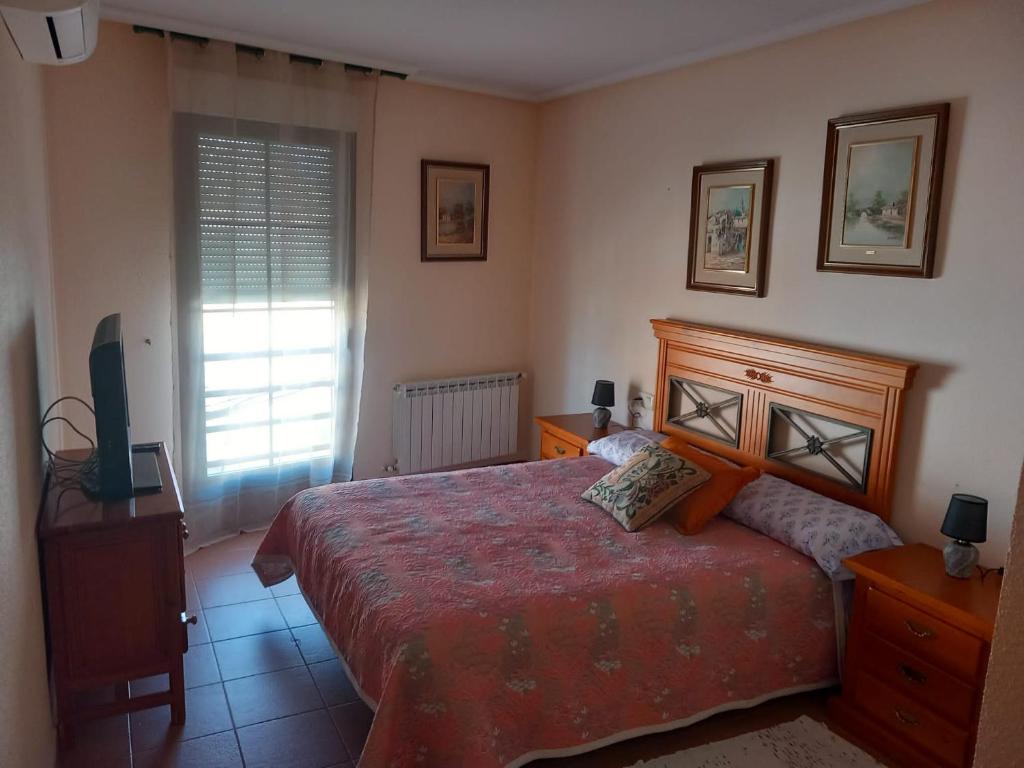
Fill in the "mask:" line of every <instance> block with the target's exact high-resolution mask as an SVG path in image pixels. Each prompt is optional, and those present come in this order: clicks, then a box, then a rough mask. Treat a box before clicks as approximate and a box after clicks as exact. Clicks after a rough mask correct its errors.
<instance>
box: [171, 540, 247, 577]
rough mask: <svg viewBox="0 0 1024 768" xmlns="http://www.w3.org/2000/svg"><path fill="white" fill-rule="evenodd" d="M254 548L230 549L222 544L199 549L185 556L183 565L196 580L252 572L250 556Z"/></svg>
mask: <svg viewBox="0 0 1024 768" xmlns="http://www.w3.org/2000/svg"><path fill="white" fill-rule="evenodd" d="M254 554H256V550H255V549H249V548H244V549H231V548H225V547H224V546H223V544H214V545H213V546H212V547H207V548H205V549H200V550H199V551H198V552H193V553H192V554H191V555H189V556H188V557H186V558H185V567H186V568H187V569H188V571H189V572H190V573H191V574H192V576H193V578H195V580H196V581H202V580H204V579H213V578H218V577H223V576H231V575H232V574H237V573H252V572H253V570H252V557H253V555H254Z"/></svg>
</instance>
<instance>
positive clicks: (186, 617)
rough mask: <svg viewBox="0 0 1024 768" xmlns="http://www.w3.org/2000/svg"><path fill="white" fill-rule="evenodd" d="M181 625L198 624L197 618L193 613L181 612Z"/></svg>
mask: <svg viewBox="0 0 1024 768" xmlns="http://www.w3.org/2000/svg"><path fill="white" fill-rule="evenodd" d="M181 623H182V624H198V623H199V617H198V616H197V615H196V614H194V613H185V612H184V611H182V612H181Z"/></svg>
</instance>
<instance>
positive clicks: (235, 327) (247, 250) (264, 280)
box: [168, 40, 377, 546]
mask: <svg viewBox="0 0 1024 768" xmlns="http://www.w3.org/2000/svg"><path fill="white" fill-rule="evenodd" d="M168 45H169V47H170V52H169V59H168V60H169V77H170V92H171V97H172V100H173V104H172V107H173V112H174V179H175V194H174V204H175V238H174V240H175V242H174V260H175V277H176V280H175V290H176V294H177V295H176V299H177V307H178V312H177V326H176V328H177V336H178V345H177V358H176V374H177V381H178V385H179V391H178V407H179V417H180V418H179V419H178V423H179V425H180V430H181V432H180V435H179V436H178V440H177V441H176V442H177V444H178V445H179V446H180V461H181V469H182V485H183V489H182V490H183V493H184V497H185V508H186V512H185V516H186V520H187V521H188V523H189V528H190V530H191V532H192V539H191V540H190V542H189V543H190V544H191V545H193V546H194V545H197V544H203V543H207V542H210V541H214V540H216V539H217V538H220V537H223V536H226V535H230V534H233V533H237V532H238V531H240V530H253V529H256V528H260V527H263V526H265V525H266V524H267V523H269V521H270V520H271V518H272V517H273V516H274V514H275V513H276V512H277V510H278V508H279V507H280V506H281V504H283V503H284V502H285V501H286V500H287V499H288V498H289V497H290V496H291V495H292V494H294V493H295V492H297V491H299V490H302V489H303V488H307V487H310V486H313V485H320V484H323V483H327V482H332V481H341V480H348V479H351V472H352V454H353V450H354V447H355V438H356V424H357V416H358V411H359V390H360V384H361V380H362V357H363V355H362V351H363V338H364V331H365V317H366V279H365V275H366V268H365V252H366V249H367V233H368V230H369V227H368V223H369V201H370V196H371V195H370V191H371V190H370V180H371V167H370V166H371V163H372V151H373V128H374V122H373V118H374V105H375V101H376V88H377V81H376V78H375V77H374V76H368V75H364V74H361V73H348V72H346V71H345V69H344V67H343V66H342V65H340V64H334V63H324V64H322V65H319V66H318V65H316V64H311V63H309V62H306V61H292V60H290V58H289V56H288V55H287V54H282V53H277V52H271V51H266V52H257V51H252V50H248V49H241V48H236V46H235V45H233V44H229V43H222V42H210V43H208V44H206V45H203V46H199V45H197V44H196V43H193V42H190V41H185V40H174V41H170V42H168Z"/></svg>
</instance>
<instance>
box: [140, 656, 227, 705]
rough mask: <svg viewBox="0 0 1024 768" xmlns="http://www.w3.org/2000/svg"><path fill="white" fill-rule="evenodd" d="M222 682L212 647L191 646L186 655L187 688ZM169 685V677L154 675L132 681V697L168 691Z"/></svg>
mask: <svg viewBox="0 0 1024 768" xmlns="http://www.w3.org/2000/svg"><path fill="white" fill-rule="evenodd" d="M219 682H220V670H219V669H218V668H217V657H216V656H215V655H214V653H213V646H212V645H189V649H188V652H187V653H186V654H185V687H186V688H198V687H199V686H201V685H211V684H213V683H219ZM168 685H169V683H168V680H167V675H153V676H152V677H144V678H142V679H141V680H132V696H144V695H145V694H147V693H156V692H157V691H166V690H167V686H168Z"/></svg>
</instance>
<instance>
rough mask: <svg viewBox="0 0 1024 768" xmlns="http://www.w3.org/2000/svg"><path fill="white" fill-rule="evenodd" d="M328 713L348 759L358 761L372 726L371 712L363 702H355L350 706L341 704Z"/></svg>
mask: <svg viewBox="0 0 1024 768" xmlns="http://www.w3.org/2000/svg"><path fill="white" fill-rule="evenodd" d="M330 713H331V719H332V720H333V721H334V724H335V726H337V728H338V733H339V734H340V735H341V740H342V741H343V742H344V743H345V749H347V750H348V754H349V757H350V758H352V760H358V759H359V756H360V755H361V754H362V753H363V745H364V744H365V743H366V737H367V735H368V734H369V733H370V726H371V725H372V724H373V710H371V709H370V708H369V707H368V706H366V705H365V704H363V702H361V701H356V702H353V703H352V704H342V705H341V706H340V707H331V709H330Z"/></svg>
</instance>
